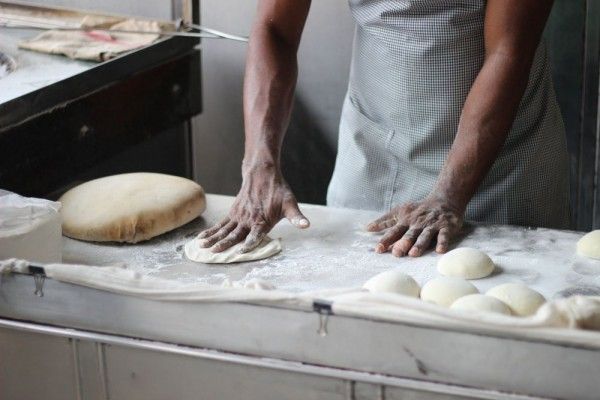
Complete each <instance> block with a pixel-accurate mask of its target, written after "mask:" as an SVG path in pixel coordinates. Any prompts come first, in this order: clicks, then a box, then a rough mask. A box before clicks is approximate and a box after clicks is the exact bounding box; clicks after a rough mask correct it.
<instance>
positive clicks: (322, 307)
mask: <svg viewBox="0 0 600 400" xmlns="http://www.w3.org/2000/svg"><path fill="white" fill-rule="evenodd" d="M332 304H333V303H332V302H331V301H327V300H315V301H314V302H313V311H315V312H316V313H317V314H319V328H318V329H317V333H318V334H319V336H322V337H325V336H327V322H328V321H329V316H330V315H333V310H332V308H331V306H332Z"/></svg>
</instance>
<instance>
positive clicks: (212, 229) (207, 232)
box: [198, 218, 229, 239]
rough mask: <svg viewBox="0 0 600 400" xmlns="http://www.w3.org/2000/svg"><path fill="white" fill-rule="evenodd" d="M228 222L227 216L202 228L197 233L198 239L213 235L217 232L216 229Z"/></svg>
mask: <svg viewBox="0 0 600 400" xmlns="http://www.w3.org/2000/svg"><path fill="white" fill-rule="evenodd" d="M228 223H229V218H225V219H224V220H222V221H221V222H219V223H218V224H215V225H213V226H212V227H210V228H208V229H205V230H203V231H202V232H200V234H199V235H198V237H199V238H200V239H205V238H207V237H209V236H212V235H214V234H215V233H217V231H218V230H219V229H221V228H222V227H224V226H225V225H227V224H228Z"/></svg>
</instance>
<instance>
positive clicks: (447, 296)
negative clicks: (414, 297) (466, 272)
mask: <svg viewBox="0 0 600 400" xmlns="http://www.w3.org/2000/svg"><path fill="white" fill-rule="evenodd" d="M475 293H479V290H477V288H476V287H475V286H474V285H473V284H472V283H471V282H469V281H467V280H465V279H462V278H456V277H450V276H441V277H439V278H434V279H432V280H430V281H428V282H427V283H426V284H425V285H423V288H422V289H421V300H424V301H427V302H429V303H434V304H437V305H440V306H443V307H450V306H451V305H452V303H454V301H455V300H457V299H459V298H461V297H464V296H467V295H469V294H475Z"/></svg>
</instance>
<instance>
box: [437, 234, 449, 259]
mask: <svg viewBox="0 0 600 400" xmlns="http://www.w3.org/2000/svg"><path fill="white" fill-rule="evenodd" d="M449 245H450V230H449V229H448V228H442V229H440V231H439V232H438V236H437V246H436V247H435V252H436V253H440V254H441V253H445V252H447V251H448V246H449Z"/></svg>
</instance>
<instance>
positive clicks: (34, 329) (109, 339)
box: [0, 319, 544, 400]
mask: <svg viewBox="0 0 600 400" xmlns="http://www.w3.org/2000/svg"><path fill="white" fill-rule="evenodd" d="M0 328H7V329H14V330H19V331H24V332H29V333H37V334H43V335H50V336H57V337H64V338H69V339H77V340H83V341H91V342H95V343H102V344H109V345H115V346H123V347H129V348H135V349H140V350H149V351H155V352H161V353H168V354H176V355H182V356H187V357H194V358H202V359H205V360H212V361H219V362H226V363H234V364H238V365H245V366H252V367H259V368H267V369H272V370H278V371H285V372H293V373H299V374H305V375H312V376H319V377H328V378H334V379H342V380H345V381H349V382H360V383H368V384H374V385H381V386H391V387H400V388H405V389H412V390H417V391H422V392H430V393H438V394H447V395H455V396H464V397H473V398H476V399H486V400H507V399H508V400H544V399H543V398H541V397H532V396H524V395H518V394H508V393H501V392H497V391H493V390H483V389H475V388H470V387H463V386H456V385H447V384H441V383H435V382H429V381H421V380H415V379H405V378H398V377H391V376H385V375H380V374H369V373H365V372H357V371H351V370H344V369H336V368H328V367H322V366H316V365H309V364H304V363H299V362H291V361H285V360H279V359H273V358H265V357H252V356H247V355H243V354H232V353H225V352H222V351H216V350H209V349H202V348H194V347H187V346H181V345H174V344H169V343H163V342H154V341H149V340H143V339H135V338H130V337H124V336H114V335H107V334H101V333H96V332H88V331H80V330H75V329H65V328H59V327H54V326H48V325H39V324H32V323H29V322H21V321H14V320H7V319H0Z"/></svg>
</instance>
